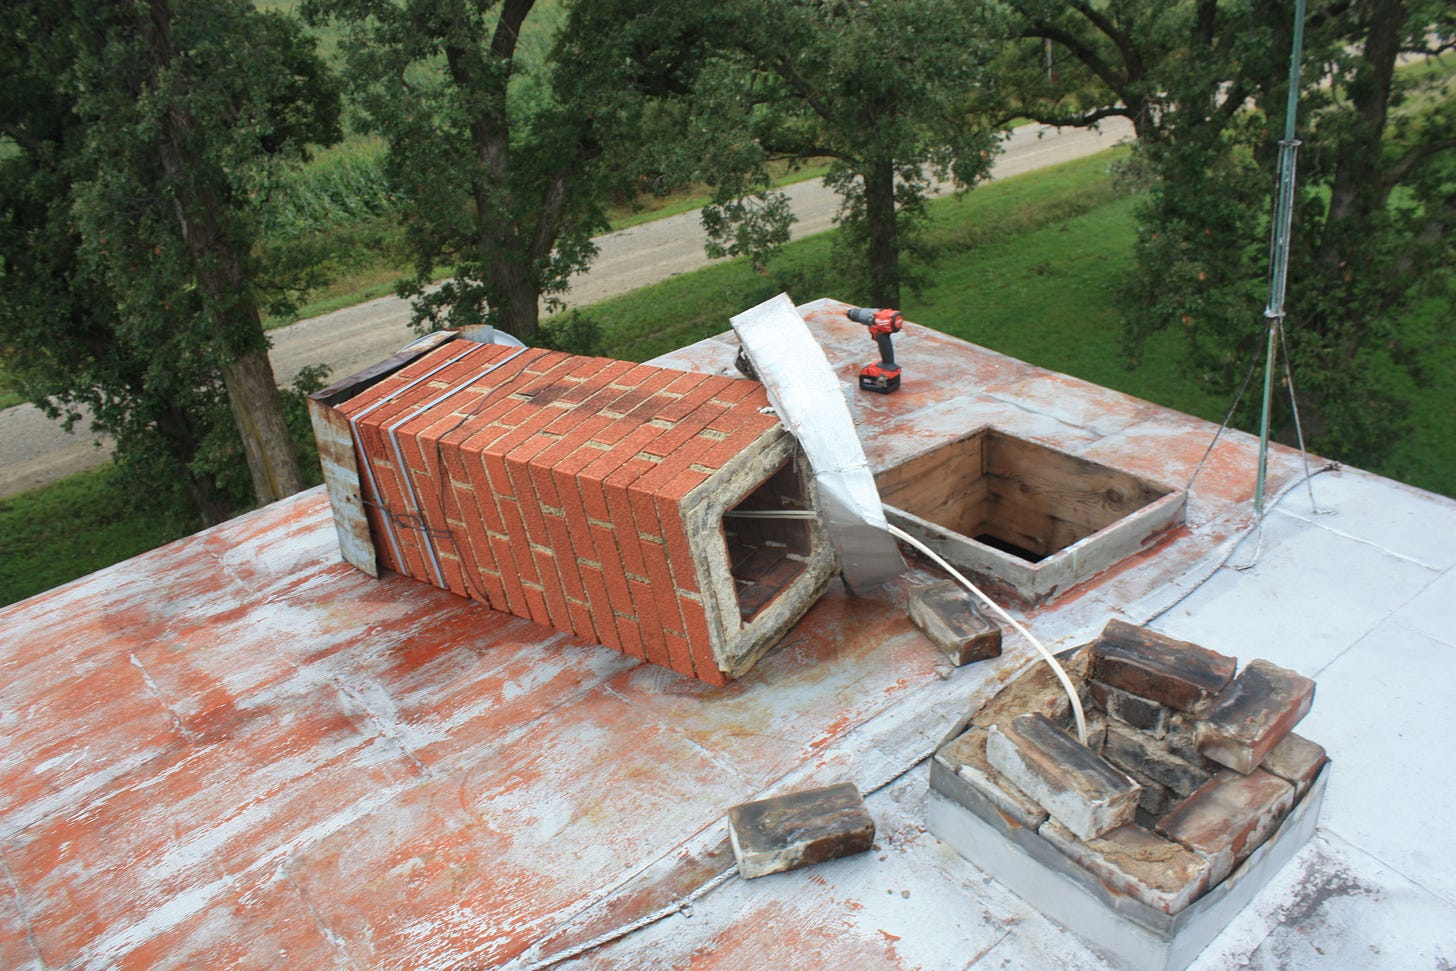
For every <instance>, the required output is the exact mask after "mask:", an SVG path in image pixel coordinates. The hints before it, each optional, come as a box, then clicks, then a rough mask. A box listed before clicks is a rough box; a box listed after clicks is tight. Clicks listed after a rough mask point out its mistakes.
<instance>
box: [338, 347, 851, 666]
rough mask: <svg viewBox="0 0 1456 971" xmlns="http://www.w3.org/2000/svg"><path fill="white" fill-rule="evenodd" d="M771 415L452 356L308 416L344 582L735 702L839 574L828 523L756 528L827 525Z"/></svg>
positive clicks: (550, 368) (512, 356) (586, 370)
mask: <svg viewBox="0 0 1456 971" xmlns="http://www.w3.org/2000/svg"><path fill="white" fill-rule="evenodd" d="M767 404H768V399H767V396H766V394H765V392H764V390H763V388H762V386H761V385H759V384H757V383H754V382H750V381H743V380H737V379H733V378H727V377H722V376H719V375H710V374H702V373H696V372H684V371H678V370H673V369H669V368H662V367H656V366H652V365H645V364H631V363H629V362H625V361H615V360H610V359H607V358H597V357H582V356H575V355H570V354H563V353H561V352H557V351H547V350H542V349H539V348H519V347H505V346H501V345H491V344H478V343H473V342H471V341H468V340H458V339H456V340H446V339H437V340H435V341H432V342H428V343H426V344H425V345H423V346H422V347H421V348H420V349H419V350H418V351H417V352H416V353H413V354H405V353H402V354H401V355H397V356H396V358H394V359H391V361H390V362H386V363H385V364H382V365H380V366H378V367H376V368H372V369H370V370H369V371H367V372H361V375H355V376H353V377H351V378H346V379H344V381H341V382H339V383H337V384H335V385H333V386H331V387H330V388H327V389H325V390H324V391H322V392H319V393H318V394H316V395H314V396H312V398H311V400H310V412H311V417H312V418H313V420H314V427H315V434H316V436H317V437H318V438H319V441H320V449H321V451H324V452H326V453H327V454H328V455H329V456H330V462H329V464H328V465H326V478H327V479H328V483H329V495H330V501H331V505H332V506H333V511H334V517H335V523H336V525H337V526H338V527H339V534H340V543H341V548H342V549H344V551H345V558H346V559H347V560H349V562H351V563H354V564H355V565H356V566H359V567H360V568H361V569H364V570H365V572H375V571H374V570H372V569H371V567H373V566H374V564H375V562H376V560H377V563H378V565H379V566H382V567H384V568H386V569H390V570H394V571H396V572H399V573H404V574H406V575H408V576H411V577H413V578H415V579H418V580H422V581H424V582H427V583H430V584H432V585H434V586H437V587H441V588H443V589H447V590H450V591H452V592H454V593H456V594H459V595H461V596H466V597H470V598H471V599H474V600H477V601H479V602H481V603H483V604H486V605H487V606H489V607H491V608H492V609H495V610H500V611H504V612H507V613H511V614H515V615H516V616H519V617H524V618H526V619H528V620H532V621H535V622H537V623H539V624H543V625H546V626H549V627H553V628H556V629H558V630H561V631H565V632H568V633H570V634H573V635H575V636H577V637H579V638H581V639H582V640H585V641H588V642H595V643H599V644H602V645H605V646H607V647H609V648H612V649H614V650H617V651H621V652H622V653H625V654H629V655H631V656H633V657H637V658H641V659H643V660H646V661H649V662H651V663H654V664H660V665H663V666H665V667H670V668H672V669H673V670H675V671H678V672H680V673H682V674H685V675H688V676H690V677H695V678H697V679H699V680H702V681H706V682H709V683H712V684H723V683H725V682H726V680H727V679H729V678H734V677H738V676H740V675H741V674H743V673H744V672H745V671H747V670H748V669H749V668H750V667H751V666H752V665H753V663H754V662H755V661H756V660H757V659H758V658H759V657H760V656H761V655H762V654H763V653H764V652H765V651H766V650H767V649H768V648H769V647H770V646H772V644H773V643H775V642H776V641H777V640H778V639H779V638H780V637H781V636H782V634H783V632H784V631H785V630H787V628H788V627H789V626H790V625H792V624H793V622H794V621H796V620H797V619H798V618H799V616H801V615H802V614H803V612H804V611H805V610H807V609H808V607H809V606H810V605H811V604H812V603H813V602H814V600H815V599H817V597H818V596H819V594H820V593H821V592H823V590H824V587H825V586H827V585H828V583H829V581H830V579H831V578H832V576H833V574H834V564H835V560H834V554H833V549H832V547H831V546H830V545H829V543H828V540H827V538H826V537H825V535H824V531H823V529H822V527H820V525H819V523H818V520H817V518H809V519H792V520H783V519H778V520H767V519H755V518H752V515H751V514H752V513H755V512H762V511H766V510H767V511H782V510H784V509H797V510H807V511H811V512H812V511H814V510H816V508H817V494H816V492H815V488H814V483H813V477H812V474H811V471H810V469H809V468H808V465H807V462H806V461H805V460H804V458H803V455H802V453H801V452H800V450H799V448H798V444H797V442H796V441H795V440H794V438H793V437H792V436H791V435H790V434H789V433H788V432H787V431H786V430H785V429H784V428H783V426H782V425H781V424H780V423H779V421H778V419H777V418H776V417H775V416H774V415H772V414H771V413H767V409H766V406H767ZM336 496H337V497H338V500H337V501H336ZM346 541H347V542H346ZM361 545H362V546H363V547H365V549H364V550H363V551H362V552H361V551H360V549H359V547H360V546H361Z"/></svg>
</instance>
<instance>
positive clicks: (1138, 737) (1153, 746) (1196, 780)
mask: <svg viewBox="0 0 1456 971" xmlns="http://www.w3.org/2000/svg"><path fill="white" fill-rule="evenodd" d="M1102 757H1103V758H1105V759H1106V760H1107V761H1109V762H1111V763H1112V764H1113V765H1115V766H1117V767H1118V768H1120V769H1122V770H1123V771H1125V772H1138V773H1141V774H1142V775H1145V776H1147V777H1148V778H1149V779H1152V780H1153V781H1154V782H1157V783H1159V784H1160V785H1164V786H1167V787H1168V788H1169V789H1171V790H1172V791H1173V792H1175V793H1177V794H1178V795H1179V796H1180V797H1182V796H1187V795H1190V794H1192V792H1193V790H1195V789H1197V788H1198V787H1199V786H1201V785H1203V784H1204V783H1205V782H1207V781H1208V780H1209V778H1211V776H1210V774H1209V773H1208V772H1206V771H1204V769H1203V768H1202V766H1200V765H1197V764H1195V763H1191V762H1188V761H1186V760H1184V759H1181V758H1179V757H1178V756H1176V755H1174V754H1172V753H1171V752H1169V751H1168V750H1167V749H1166V748H1164V747H1163V746H1162V745H1160V744H1158V740H1157V739H1156V738H1154V737H1152V736H1151V735H1147V734H1145V733H1143V732H1140V731H1137V730H1136V729H1130V728H1124V727H1121V726H1119V725H1117V724H1111V725H1108V726H1107V739H1106V741H1105V742H1104V743H1103V747H1102Z"/></svg>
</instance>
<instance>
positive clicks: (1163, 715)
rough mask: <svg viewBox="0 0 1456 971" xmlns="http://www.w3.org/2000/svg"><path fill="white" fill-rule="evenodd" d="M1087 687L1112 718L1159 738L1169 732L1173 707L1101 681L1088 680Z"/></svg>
mask: <svg viewBox="0 0 1456 971" xmlns="http://www.w3.org/2000/svg"><path fill="white" fill-rule="evenodd" d="M1087 689H1088V694H1089V695H1091V697H1092V702H1093V704H1095V705H1096V706H1097V707H1098V708H1100V709H1102V710H1103V711H1104V712H1106V713H1107V716H1108V717H1109V718H1111V719H1112V720H1114V721H1119V722H1122V723H1123V724H1124V725H1130V726H1132V727H1133V728H1136V729H1138V730H1139V731H1144V732H1148V733H1150V734H1152V735H1154V736H1155V737H1157V738H1162V737H1163V736H1164V735H1166V734H1167V732H1168V716H1169V715H1170V714H1172V709H1170V708H1167V707H1165V706H1163V705H1160V704H1158V703H1157V702H1156V701H1149V700H1148V699H1146V698H1139V697H1138V696H1137V695H1135V694H1129V693H1128V692H1126V691H1123V690H1122V689H1121V688H1114V687H1113V686H1112V685H1110V684H1103V683H1102V682H1101V681H1088V682H1087Z"/></svg>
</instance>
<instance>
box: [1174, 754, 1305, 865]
mask: <svg viewBox="0 0 1456 971" xmlns="http://www.w3.org/2000/svg"><path fill="white" fill-rule="evenodd" d="M1293 805H1294V787H1293V786H1291V785H1290V784H1289V783H1287V782H1285V781H1284V780H1283V779H1281V778H1279V777H1278V776H1275V775H1272V774H1270V773H1268V772H1265V771H1263V770H1262V769H1255V770H1254V771H1253V772H1251V773H1249V774H1248V775H1242V774H1240V773H1238V772H1234V771H1232V770H1228V769H1225V770H1224V771H1222V772H1220V773H1219V774H1218V775H1216V776H1214V777H1213V778H1212V779H1210V780H1209V781H1208V782H1207V783H1206V784H1205V785H1204V786H1203V787H1202V788H1200V789H1198V790H1197V791H1196V792H1194V793H1193V795H1191V796H1189V797H1188V798H1187V799H1184V800H1183V801H1182V802H1180V803H1178V804H1177V805H1176V806H1174V807H1173V808H1172V809H1171V810H1169V811H1168V813H1167V814H1166V815H1164V816H1163V818H1162V819H1160V820H1158V824H1157V826H1156V827H1155V829H1156V830H1157V832H1159V833H1162V834H1163V835H1164V836H1166V837H1168V838H1169V839H1172V840H1177V841H1178V842H1179V843H1181V844H1183V845H1184V846H1186V847H1188V848H1189V849H1190V850H1192V851H1193V852H1195V853H1198V854H1199V855H1200V856H1203V857H1204V858H1205V859H1207V860H1208V861H1209V866H1210V868H1211V872H1210V875H1209V884H1210V885H1213V884H1216V883H1218V882H1219V881H1220V880H1222V879H1223V878H1224V877H1226V876H1228V875H1229V874H1230V873H1232V872H1233V869H1234V867H1236V866H1238V865H1239V863H1240V862H1242V861H1243V859H1244V858H1245V857H1247V856H1248V855H1249V854H1250V853H1252V852H1253V851H1254V850H1256V849H1258V848H1259V846H1260V844H1262V843H1263V842H1264V840H1266V839H1268V838H1269V834H1271V833H1273V832H1274V830H1275V829H1277V828H1278V826H1279V823H1280V821H1281V820H1282V819H1283V818H1284V816H1285V814H1286V813H1288V812H1289V809H1290V807H1292V806H1293Z"/></svg>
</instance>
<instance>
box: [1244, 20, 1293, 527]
mask: <svg viewBox="0 0 1456 971" xmlns="http://www.w3.org/2000/svg"><path fill="white" fill-rule="evenodd" d="M1304 5H1305V0H1296V2H1295V8H1294V49H1293V52H1292V53H1291V55H1290V58H1289V98H1288V101H1287V103H1286V105H1285V109H1284V138H1283V139H1281V140H1280V142H1279V193H1278V197H1277V198H1276V199H1275V202H1274V222H1273V225H1272V226H1271V227H1270V230H1269V303H1268V304H1267V305H1266V306H1265V308H1264V319H1265V322H1266V323H1265V327H1266V333H1267V345H1268V346H1267V347H1266V349H1265V353H1264V402H1263V408H1262V410H1261V412H1260V415H1259V475H1258V479H1257V481H1256V483H1255V485H1254V513H1255V515H1257V516H1258V517H1259V519H1260V520H1262V519H1263V518H1264V477H1265V475H1266V473H1267V471H1268V468H1269V411H1270V401H1271V399H1272V398H1273V391H1274V360H1275V354H1276V353H1277V348H1278V338H1279V336H1280V331H1281V330H1282V329H1283V327H1284V294H1285V290H1286V287H1287V285H1288V282H1289V227H1290V223H1291V221H1292V219H1293V215H1294V174H1295V168H1296V161H1297V158H1298V155H1299V140H1298V139H1297V138H1295V137H1294V119H1295V114H1296V112H1297V111H1298V108H1299V62H1300V60H1301V59H1302V58H1303V56H1304Z"/></svg>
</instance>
